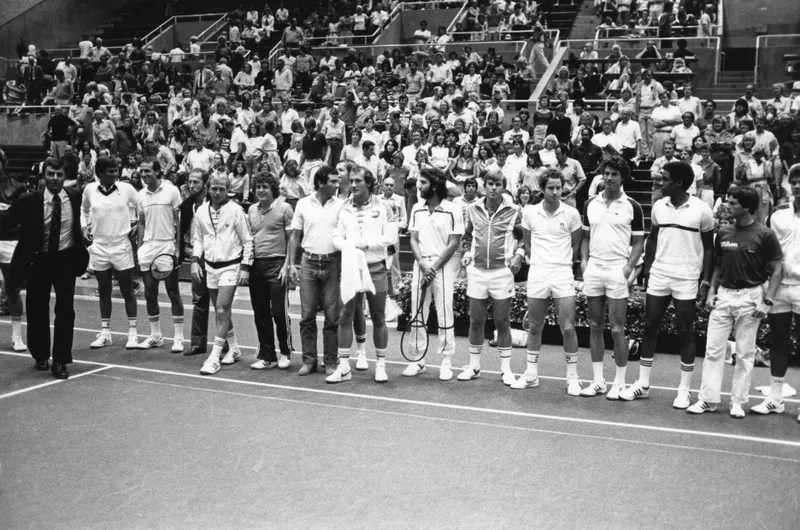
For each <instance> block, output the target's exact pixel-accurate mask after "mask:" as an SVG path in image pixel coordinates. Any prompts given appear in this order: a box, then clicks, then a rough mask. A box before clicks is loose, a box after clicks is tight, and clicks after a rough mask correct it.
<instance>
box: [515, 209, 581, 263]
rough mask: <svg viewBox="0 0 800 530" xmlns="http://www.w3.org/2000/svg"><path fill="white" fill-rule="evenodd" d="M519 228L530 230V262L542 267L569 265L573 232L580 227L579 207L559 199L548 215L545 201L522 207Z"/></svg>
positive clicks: (571, 256)
mask: <svg viewBox="0 0 800 530" xmlns="http://www.w3.org/2000/svg"><path fill="white" fill-rule="evenodd" d="M522 228H523V229H524V230H527V231H529V232H530V233H531V256H530V262H531V264H534V265H536V266H537V267H541V268H556V267H572V258H573V255H572V233H573V232H575V231H576V230H579V229H580V228H581V216H580V214H579V213H578V210H576V209H575V208H573V207H572V206H570V205H569V204H565V203H564V202H562V203H561V204H560V205H559V207H558V209H557V210H556V211H555V213H553V215H550V214H549V213H547V212H546V211H545V209H544V202H540V203H539V204H536V205H533V206H526V207H525V208H524V209H523V210H522Z"/></svg>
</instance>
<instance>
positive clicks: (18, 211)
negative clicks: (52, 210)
mask: <svg viewBox="0 0 800 530" xmlns="http://www.w3.org/2000/svg"><path fill="white" fill-rule="evenodd" d="M64 191H65V192H66V194H67V198H69V202H70V205H71V206H72V237H73V238H74V240H75V245H74V246H73V247H72V248H70V249H68V250H66V251H64V252H65V255H64V257H65V260H64V263H63V264H62V265H63V266H64V267H69V268H70V269H71V270H72V272H73V274H75V276H80V275H81V274H83V273H84V272H86V267H87V266H88V265H89V252H88V251H87V250H86V247H85V246H84V245H83V234H82V232H81V221H80V215H81V194H80V192H79V191H78V190H76V189H73V188H64ZM0 219H1V220H0V222H2V226H3V228H11V227H15V226H19V243H17V248H16V250H15V251H14V256H13V257H12V258H11V268H10V270H9V277H8V278H7V279H6V280H7V282H8V288H9V289H16V288H19V287H22V285H23V284H24V283H25V280H26V279H27V275H28V271H29V270H30V267H31V265H32V264H33V261H34V259H35V257H36V254H37V253H38V252H39V250H40V249H41V248H42V245H43V244H44V241H43V240H44V190H39V191H34V192H32V193H26V194H25V195H23V196H22V197H20V198H19V199H18V200H17V201H16V202H15V203H14V204H13V205H12V206H11V208H9V209H8V210H7V211H6V212H5V215H3V216H2V218H0Z"/></svg>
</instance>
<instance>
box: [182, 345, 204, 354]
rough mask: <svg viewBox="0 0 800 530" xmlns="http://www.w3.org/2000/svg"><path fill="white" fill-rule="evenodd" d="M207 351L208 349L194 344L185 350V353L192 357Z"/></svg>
mask: <svg viewBox="0 0 800 530" xmlns="http://www.w3.org/2000/svg"><path fill="white" fill-rule="evenodd" d="M204 353H206V349H205V348H204V347H202V346H192V347H191V348H189V350H187V351H185V352H184V353H183V355H185V356H186V357H191V356H192V355H202V354H204Z"/></svg>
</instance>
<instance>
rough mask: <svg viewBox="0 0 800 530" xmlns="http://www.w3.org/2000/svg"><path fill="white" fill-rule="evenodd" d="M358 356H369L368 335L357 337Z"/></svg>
mask: <svg viewBox="0 0 800 530" xmlns="http://www.w3.org/2000/svg"><path fill="white" fill-rule="evenodd" d="M356 354H358V355H366V354H367V335H366V334H364V335H356Z"/></svg>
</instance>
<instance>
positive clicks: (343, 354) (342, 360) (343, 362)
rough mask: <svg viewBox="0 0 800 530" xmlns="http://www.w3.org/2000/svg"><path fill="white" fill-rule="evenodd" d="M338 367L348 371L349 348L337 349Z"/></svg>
mask: <svg viewBox="0 0 800 530" xmlns="http://www.w3.org/2000/svg"><path fill="white" fill-rule="evenodd" d="M339 366H342V367H344V368H347V369H348V370H349V369H350V348H339ZM346 371H347V370H345V372H346Z"/></svg>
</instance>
